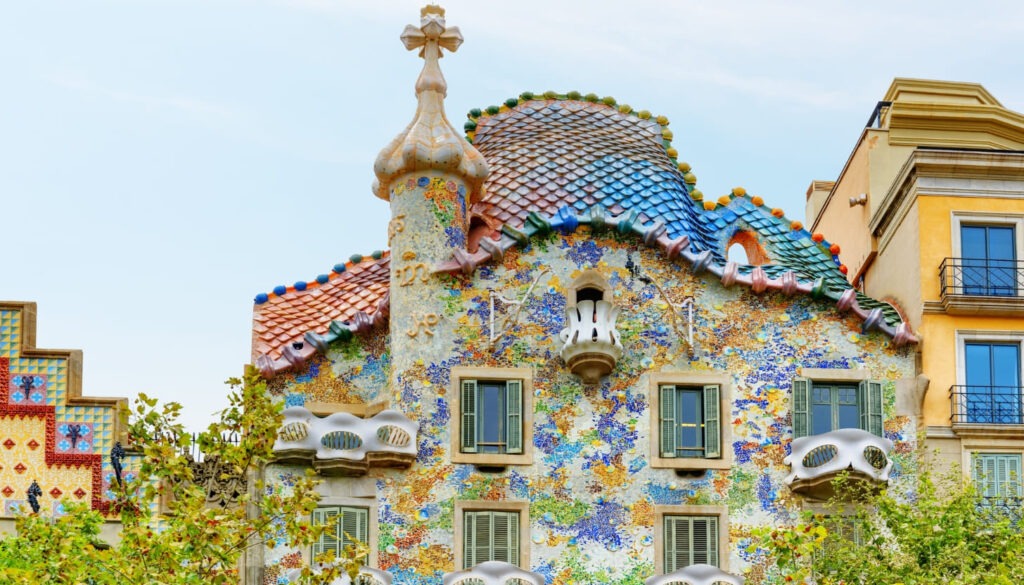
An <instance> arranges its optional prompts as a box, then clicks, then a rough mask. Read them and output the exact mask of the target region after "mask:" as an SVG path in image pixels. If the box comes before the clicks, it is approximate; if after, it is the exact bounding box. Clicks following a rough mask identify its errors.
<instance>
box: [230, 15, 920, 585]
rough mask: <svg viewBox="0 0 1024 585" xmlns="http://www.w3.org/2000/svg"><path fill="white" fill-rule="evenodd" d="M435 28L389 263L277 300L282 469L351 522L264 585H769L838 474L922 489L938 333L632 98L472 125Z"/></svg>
mask: <svg viewBox="0 0 1024 585" xmlns="http://www.w3.org/2000/svg"><path fill="white" fill-rule="evenodd" d="M421 16H422V20H421V24H420V26H409V27H407V28H406V30H405V32H404V33H403V34H402V37H401V38H402V41H403V43H404V44H405V46H406V48H408V49H410V50H419V52H420V56H421V57H423V59H424V61H425V64H424V69H423V72H422V74H421V75H420V77H419V79H418V80H417V82H416V94H417V100H418V105H417V109H416V112H415V115H414V119H413V121H412V123H411V124H410V125H409V126H408V127H407V128H406V130H404V131H403V132H402V133H401V134H400V135H399V136H398V137H396V138H395V139H394V140H393V141H392V142H391V143H390V144H388V145H387V146H386V147H385V148H384V150H383V151H382V152H381V154H380V155H379V157H378V159H377V161H376V163H375V167H374V170H375V172H376V175H377V179H378V180H377V183H376V184H375V185H374V188H373V189H374V193H375V194H376V195H377V196H378V197H379V198H381V199H383V200H384V201H386V202H388V204H389V205H390V207H391V211H392V219H391V222H390V224H389V225H388V226H381V230H385V229H386V230H387V232H388V238H389V246H390V250H388V251H384V252H374V253H372V254H369V255H366V256H362V255H357V256H353V257H352V258H351V259H350V260H349V261H347V262H344V263H339V264H338V265H336V266H335V267H334V269H333V270H332V271H331V272H330V273H329V274H324V275H320V276H318V277H317V278H316V279H314V280H312V281H309V282H297V283H295V285H294V286H280V287H277V288H276V289H274V291H273V292H270V293H265V294H260V295H258V296H257V297H256V304H255V307H254V320H253V359H254V362H255V364H256V366H257V367H258V368H259V369H260V371H261V372H262V374H263V376H264V377H265V378H266V379H267V380H268V388H269V391H270V393H271V394H272V395H273V397H274V398H275V399H277V400H281V401H283V402H284V406H285V407H286V408H285V411H284V412H285V421H284V424H283V426H282V428H281V431H280V433H279V436H278V439H277V443H276V444H275V450H276V452H277V455H278V459H277V461H276V462H275V463H274V464H272V465H269V466H267V467H266V468H264V469H262V470H261V471H260V473H261V474H262V475H263V479H264V480H265V481H266V482H267V489H269V490H288V489H289V486H290V484H291V483H292V482H293V481H294V478H296V477H298V476H301V475H303V474H305V473H306V472H307V470H309V469H310V468H312V469H313V470H315V472H316V473H318V474H319V475H320V476H322V478H323V483H322V485H321V492H322V494H323V499H322V501H321V503H320V505H321V508H320V509H318V510H317V511H316V512H315V513H314V518H315V519H316V520H327V519H330V518H332V517H334V516H340V521H339V522H338V526H339V529H338V532H337V533H336V534H335V535H334V537H333V538H332V537H325V538H324V539H322V540H321V541H320V542H319V543H318V544H317V545H316V546H315V547H313V549H311V550H290V549H287V548H285V547H272V548H267V549H265V550H262V551H259V553H258V554H256V555H254V556H253V557H251V558H249V559H247V567H246V571H245V574H246V580H247V582H250V583H266V584H274V583H288V582H291V579H292V576H293V575H295V573H296V569H297V568H299V567H301V566H302V565H303V564H307V563H309V562H310V559H311V558H312V556H313V555H314V554H317V553H319V552H321V551H325V550H331V549H333V550H340V547H341V546H342V545H343V544H344V543H345V542H346V541H347V540H348V539H349V538H356V539H359V540H363V541H366V542H368V543H369V545H370V547H371V550H372V554H371V558H370V559H369V567H370V569H368V570H367V575H368V578H369V579H370V580H371V581H377V582H391V581H393V582H395V583H402V584H406V583H407V584H424V585H425V584H440V583H442V582H444V583H455V582H459V581H460V580H474V579H475V581H473V582H475V583H505V582H512V583H516V582H519V583H545V582H546V583H552V584H554V583H615V584H627V583H640V582H643V581H644V580H645V579H648V578H652V577H653V576H656V575H664V574H674V575H677V576H676V577H671V576H670V577H669V578H668V579H664V578H661V577H659V578H658V579H660V581H658V582H689V583H705V582H706V583H711V582H718V581H721V582H729V583H739V582H741V578H742V579H746V581H747V583H759V582H762V580H763V577H764V571H765V566H766V563H767V559H765V558H763V557H762V556H759V555H757V554H756V553H748V552H747V547H748V545H749V544H750V542H751V530H752V529H754V528H756V527H761V526H775V525H785V524H790V523H793V522H794V521H795V520H796V518H797V515H798V513H799V512H800V511H801V510H803V509H805V508H806V507H807V506H809V505H812V503H813V502H815V501H820V500H821V499H823V498H827V497H828V496H829V491H830V485H831V484H830V482H831V480H832V479H834V478H835V477H836V475H837V474H838V473H841V472H844V471H847V472H849V473H850V474H851V475H852V476H853V477H855V478H858V479H860V480H863V481H867V482H871V483H873V484H876V485H877V486H878V487H879V488H880V489H889V490H906V489H908V483H909V482H908V479H909V478H908V475H907V474H908V470H909V466H908V465H907V463H909V461H910V455H911V452H912V451H913V450H914V447H915V445H914V440H915V432H916V425H917V420H916V419H915V418H914V416H913V413H912V412H911V411H910V410H909V409H903V408H902V407H901V405H902V403H903V401H901V400H898V399H897V397H898V396H900V395H902V394H905V393H906V392H909V391H910V389H911V388H913V385H914V384H915V383H916V382H915V379H914V376H915V375H916V372H915V364H914V352H915V347H916V343H917V341H918V340H917V338H916V336H915V335H914V334H913V332H912V331H911V330H910V328H909V327H908V326H907V324H906V323H904V322H903V320H902V319H901V317H900V315H899V313H898V312H897V311H896V309H895V308H894V307H892V306H890V305H887V304H885V303H882V302H879V301H876V300H874V299H871V298H869V297H866V296H864V295H862V294H860V293H859V292H857V291H855V290H853V289H852V288H851V287H850V285H849V284H848V282H847V280H846V277H845V276H844V273H845V267H844V266H842V264H841V262H840V259H839V254H840V250H839V248H838V246H835V245H833V244H831V243H830V242H829V241H828V240H826V239H825V238H824V237H823V236H821V235H819V234H812V233H810V232H808V231H806V230H804V229H803V226H802V225H800V223H799V222H796V221H790V220H788V219H786V218H785V216H784V214H783V213H782V211H781V210H779V209H773V208H771V207H770V206H768V205H767V204H765V202H764V201H763V200H762V199H761V198H760V197H757V196H750V195H748V194H747V193H746V192H745V191H744V190H743V189H741V188H737V189H734V190H733V191H732V193H730V194H729V195H726V196H723V197H721V198H717V197H711V196H707V195H704V194H702V193H701V192H700V191H699V189H697V187H696V177H695V174H694V171H693V170H692V169H691V168H690V167H689V165H688V164H686V163H685V162H681V160H680V158H679V154H678V153H677V151H676V149H675V148H674V147H672V145H671V141H672V137H673V136H672V131H671V130H670V129H669V121H668V120H667V119H666V118H664V117H662V116H656V115H652V114H650V113H648V112H646V111H638V110H634V109H632V108H631V107H630V106H627V105H622V104H618V103H616V101H615V100H614V99H611V98H600V97H598V96H596V95H580V94H579V93H577V92H568V93H566V94H557V93H554V92H547V93H544V94H533V93H529V92H525V93H523V94H521V95H519V96H517V97H514V98H510V99H508V100H505V101H503V102H500V103H499V105H495V106H490V107H487V108H486V109H481V110H473V111H472V112H470V114H469V119H468V122H467V123H466V125H465V133H463V132H458V131H456V130H455V128H454V127H453V126H452V125H451V123H450V122H449V121H448V120H447V118H446V116H445V112H444V107H443V100H444V97H445V95H446V92H447V86H446V84H445V81H444V78H443V76H442V75H441V71H440V69H439V67H438V58H439V57H440V56H441V53H442V51H446V52H454V51H455V50H456V49H457V48H458V47H459V45H460V44H461V42H462V36H461V34H460V33H459V31H458V29H457V28H455V27H449V26H447V25H446V23H445V18H444V11H443V10H442V9H440V8H438V7H435V6H431V7H427V8H424V9H423V12H422V14H421ZM734 246H739V247H741V248H742V249H743V250H744V251H745V253H746V256H747V259H748V260H747V263H744V264H739V263H737V262H733V261H730V260H729V259H728V258H729V254H728V250H729V249H730V248H731V247H734ZM495 561H497V563H495ZM474 567H477V569H476V570H473V568H474ZM516 567H518V568H516ZM465 570H469V571H468V572H467V571H465ZM517 579H518V581H516V580H517Z"/></svg>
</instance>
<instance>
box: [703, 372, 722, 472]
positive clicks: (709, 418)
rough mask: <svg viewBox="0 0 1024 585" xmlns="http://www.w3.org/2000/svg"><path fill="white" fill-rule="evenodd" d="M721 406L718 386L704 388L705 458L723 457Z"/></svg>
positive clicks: (710, 385) (711, 385) (712, 385)
mask: <svg viewBox="0 0 1024 585" xmlns="http://www.w3.org/2000/svg"><path fill="white" fill-rule="evenodd" d="M721 404H722V401H721V399H720V398H719V388H718V385H717V384H709V385H707V386H704V457H707V458H708V459H718V458H719V457H721V456H722V423H721V415H720V413H719V411H720V410H721Z"/></svg>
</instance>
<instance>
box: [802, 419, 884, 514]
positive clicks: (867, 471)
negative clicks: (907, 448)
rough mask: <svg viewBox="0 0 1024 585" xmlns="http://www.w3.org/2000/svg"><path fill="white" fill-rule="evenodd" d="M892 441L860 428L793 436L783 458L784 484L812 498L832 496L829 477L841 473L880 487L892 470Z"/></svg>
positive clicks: (871, 485) (833, 491)
mask: <svg viewBox="0 0 1024 585" xmlns="http://www.w3.org/2000/svg"><path fill="white" fill-rule="evenodd" d="M892 447H893V444H892V441H890V440H889V439H886V438H883V437H879V436H876V435H873V434H871V433H869V432H867V431H863V430H861V429H839V430H838V431H832V432H830V433H824V434H821V435H812V436H810V437H800V438H799V439H794V440H793V444H792V451H791V453H790V454H789V455H788V456H787V457H786V458H785V460H784V461H783V462H784V463H785V464H786V465H789V466H790V470H791V471H790V474H789V475H788V476H786V485H788V486H789V487H790V489H791V490H793V491H794V492H795V493H798V494H802V495H804V496H807V497H808V498H812V499H815V500H827V499H829V498H830V497H832V496H833V495H835V490H834V487H833V485H832V480H834V479H835V478H836V477H838V476H839V475H840V474H842V473H846V474H848V476H849V478H850V479H851V480H853V481H858V482H864V483H866V484H867V487H869V488H872V489H881V488H884V487H885V486H887V485H888V483H889V473H890V472H891V471H892V465H893V463H892V460H891V459H890V458H889V453H890V452H891V451H892Z"/></svg>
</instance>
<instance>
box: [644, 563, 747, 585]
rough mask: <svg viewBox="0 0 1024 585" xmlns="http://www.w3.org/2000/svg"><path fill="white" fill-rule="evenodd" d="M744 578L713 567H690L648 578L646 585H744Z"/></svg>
mask: <svg viewBox="0 0 1024 585" xmlns="http://www.w3.org/2000/svg"><path fill="white" fill-rule="evenodd" d="M743 582H744V579H743V577H737V576H736V575H731V574H729V573H726V572H725V571H723V570H721V569H719V568H718V567H715V566H712V565H701V564H697V565H690V566H688V567H683V568H682V569H679V570H678V571H674V572H672V573H668V574H666V575H655V576H654V577H648V578H647V580H645V581H644V585H720V584H723V583H724V584H725V585H743Z"/></svg>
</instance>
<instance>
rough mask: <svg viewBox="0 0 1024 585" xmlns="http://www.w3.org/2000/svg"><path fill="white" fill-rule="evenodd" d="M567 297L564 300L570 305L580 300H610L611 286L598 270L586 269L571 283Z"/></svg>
mask: <svg viewBox="0 0 1024 585" xmlns="http://www.w3.org/2000/svg"><path fill="white" fill-rule="evenodd" d="M568 297H569V298H568V299H566V300H567V301H568V302H569V305H570V306H575V305H577V304H578V303H579V302H580V301H593V302H594V303H596V302H597V301H609V302H611V300H612V287H611V285H610V284H608V281H607V280H606V279H605V278H604V277H603V276H601V274H600V273H599V272H597V271H596V270H587V271H586V272H584V273H583V274H581V275H580V276H579V277H578V278H576V280H575V281H574V282H573V283H572V288H571V289H570V290H569V295H568Z"/></svg>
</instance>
